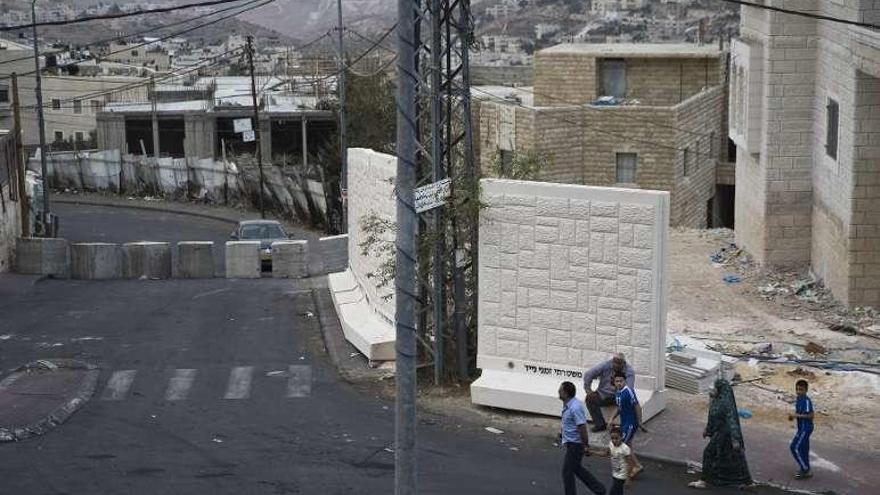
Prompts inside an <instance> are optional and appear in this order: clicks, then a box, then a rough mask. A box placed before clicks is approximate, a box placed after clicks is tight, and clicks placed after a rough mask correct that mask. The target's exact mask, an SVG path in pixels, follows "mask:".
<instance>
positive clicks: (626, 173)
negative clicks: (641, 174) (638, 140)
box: [617, 153, 639, 184]
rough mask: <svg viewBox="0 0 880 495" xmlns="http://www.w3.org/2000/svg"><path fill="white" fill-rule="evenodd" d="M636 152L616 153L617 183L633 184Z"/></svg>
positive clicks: (634, 180)
mask: <svg viewBox="0 0 880 495" xmlns="http://www.w3.org/2000/svg"><path fill="white" fill-rule="evenodd" d="M638 157H639V155H638V154H637V153H617V183H618V184H635V182H636V163H637V162H638Z"/></svg>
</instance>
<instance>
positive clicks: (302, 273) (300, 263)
mask: <svg viewBox="0 0 880 495" xmlns="http://www.w3.org/2000/svg"><path fill="white" fill-rule="evenodd" d="M308 257H309V241H275V242H273V243H272V277H274V278H305V277H308V276H309V264H308Z"/></svg>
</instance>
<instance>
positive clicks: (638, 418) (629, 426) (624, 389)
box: [611, 373, 645, 477]
mask: <svg viewBox="0 0 880 495" xmlns="http://www.w3.org/2000/svg"><path fill="white" fill-rule="evenodd" d="M614 388H616V389H617V393H615V394H614V402H616V403H617V412H616V413H614V417H613V418H611V422H612V423H613V422H614V420H615V419H616V418H617V417H618V416H620V433H621V436H622V439H623V443H625V444H627V445H628V446H629V447H630V449H632V440H633V437H634V436H635V434H636V430H637V429H639V428H641V429H642V430H644V429H645V428H644V427H643V426H642V405H641V404H639V399H638V398H637V397H636V393H635V391H634V390H633V389H631V388H629V386H628V385H627V384H626V375H624V374H623V373H617V374H615V375H614ZM632 459H633V461H635V466H634V468H633V470H632V476H633V477H634V476H635V475H637V474H639V473H640V472H641V471H642V469H644V466H642V463H640V462H639V460H638V458H636V454H635V452H634V451H633V452H632Z"/></svg>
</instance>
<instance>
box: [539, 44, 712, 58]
mask: <svg viewBox="0 0 880 495" xmlns="http://www.w3.org/2000/svg"><path fill="white" fill-rule="evenodd" d="M538 53H539V54H541V53H571V54H576V55H588V56H595V57H616V58H626V57H633V58H635V57H638V58H715V57H719V56H720V55H721V53H722V52H721V50H719V49H718V46H717V45H695V44H693V43H562V44H559V45H556V46H551V47H550V48H545V49H543V50H540V51H539V52H538Z"/></svg>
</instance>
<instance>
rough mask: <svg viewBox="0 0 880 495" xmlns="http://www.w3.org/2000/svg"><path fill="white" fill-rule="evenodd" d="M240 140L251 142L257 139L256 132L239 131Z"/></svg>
mask: <svg viewBox="0 0 880 495" xmlns="http://www.w3.org/2000/svg"><path fill="white" fill-rule="evenodd" d="M241 140H242V141H244V142H245V143H252V142H254V141H256V140H257V134H256V133H255V132H254V131H252V130H247V131H244V132H242V133H241Z"/></svg>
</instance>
